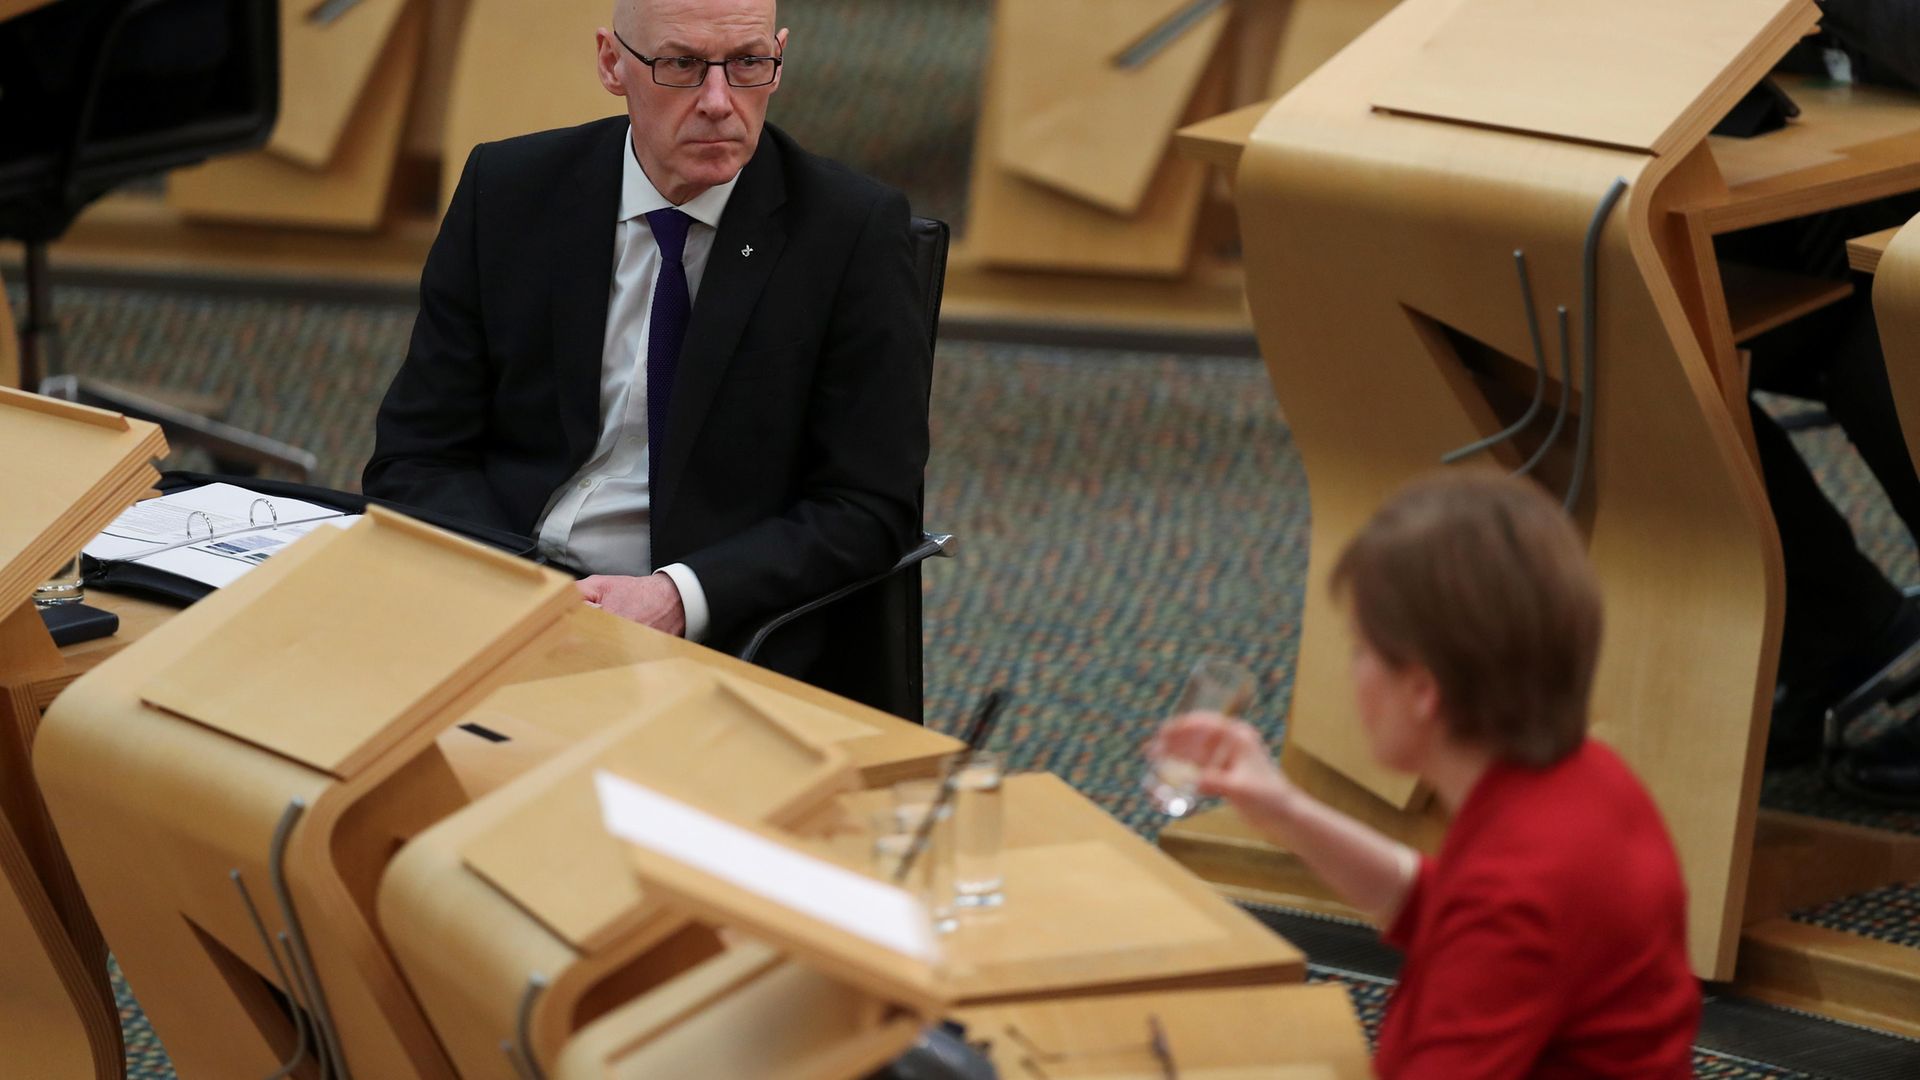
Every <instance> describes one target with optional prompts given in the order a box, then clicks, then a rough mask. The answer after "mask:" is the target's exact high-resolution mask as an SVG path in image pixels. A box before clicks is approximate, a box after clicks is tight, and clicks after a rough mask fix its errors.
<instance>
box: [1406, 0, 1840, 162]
mask: <svg viewBox="0 0 1920 1080" xmlns="http://www.w3.org/2000/svg"><path fill="white" fill-rule="evenodd" d="M1596 14H1597V13H1596V11H1595V9H1594V8H1593V7H1592V6H1591V5H1588V4H1584V3H1581V2H1579V0H1480V2H1477V3H1473V4H1466V5H1463V6H1462V7H1461V8H1460V9H1459V10H1458V12H1457V13H1456V14H1454V15H1453V16H1452V17H1451V18H1449V19H1448V20H1447V21H1446V22H1444V23H1442V24H1440V25H1439V26H1437V27H1436V28H1435V32H1434V35H1433V36H1432V37H1431V38H1429V39H1428V40H1427V41H1426V42H1424V43H1422V45H1421V46H1420V48H1418V49H1417V50H1415V51H1414V52H1413V53H1412V54H1411V55H1410V56H1409V57H1408V61H1407V65H1406V66H1405V67H1403V68H1402V69H1400V71H1398V72H1396V73H1394V74H1392V75H1390V76H1388V77H1387V78H1385V79H1383V80H1382V81H1381V82H1380V83H1379V84H1378V86H1377V88H1376V89H1375V90H1374V91H1373V92H1372V95H1371V97H1372V104H1374V105H1377V106H1380V107H1381V108H1385V109H1391V110H1394V111H1396V112H1402V113H1409V114H1414V115H1420V116H1429V117H1435V118H1438V119H1442V120H1450V121H1455V122H1459V123H1466V124H1481V125H1485V126H1488V127H1497V128H1507V129H1511V130H1515V131H1525V132H1532V133H1535V134H1539V135H1549V136H1553V137H1556V138H1562V139H1571V140H1574V141H1576V142H1588V143H1601V144H1605V145H1610V146H1617V147H1621V148H1623V149H1630V150H1642V151H1647V152H1649V153H1656V154H1672V153H1684V152H1686V151H1689V150H1691V149H1693V147H1694V145H1695V144H1696V143H1698V142H1699V141H1700V140H1701V139H1702V138H1704V137H1705V136H1706V134H1707V131H1708V129H1709V128H1711V127H1712V126H1713V125H1714V124H1715V123H1716V122H1717V121H1718V120H1719V119H1720V117H1721V116H1723V115H1725V112H1726V110H1725V109H1724V108H1721V105H1722V103H1724V102H1726V101H1731V100H1738V98H1739V96H1740V95H1741V94H1742V93H1745V92H1746V89H1747V87H1748V86H1750V85H1751V84H1752V83H1753V82H1756V81H1758V78H1759V76H1760V75H1762V74H1764V73H1765V72H1766V70H1767V69H1768V68H1770V67H1772V66H1773V62H1774V61H1775V60H1776V59H1778V57H1777V56H1776V55H1775V53H1776V52H1777V49H1775V47H1774V46H1775V45H1776V44H1777V43H1778V42H1781V41H1786V42H1788V43H1791V42H1792V41H1795V40H1798V39H1799V38H1800V37H1801V36H1802V35H1804V34H1806V33H1808V32H1810V31H1811V30H1812V29H1813V27H1814V24H1815V23H1816V22H1818V20H1819V14H1818V12H1817V11H1816V10H1815V8H1814V7H1813V5H1811V4H1796V3H1782V2H1781V0H1714V2H1713V3H1690V4H1679V5H1676V4H1672V3H1668V2H1666V0H1614V2H1613V3H1610V4H1608V5H1607V8H1606V17H1605V18H1596V17H1595V15H1596ZM1747 76H1751V77H1747ZM1519 87H1527V88H1528V90H1527V91H1525V92H1517V88H1519Z"/></svg>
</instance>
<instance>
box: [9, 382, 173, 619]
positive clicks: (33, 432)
mask: <svg viewBox="0 0 1920 1080" xmlns="http://www.w3.org/2000/svg"><path fill="white" fill-rule="evenodd" d="M166 452H167V439H166V436H165V435H163V434H161V432H160V429H159V428H158V427H157V426H155V425H153V424H149V423H145V422H143V421H139V420H129V419H127V418H126V417H124V416H121V415H120V414H119V413H111V412H106V411H104V410H101V409H93V408H89V407H87V406H85V405H74V404H71V403H69V402H65V401H56V400H54V399H53V398H47V397H41V396H40V395H38V394H28V393H24V392H22V391H19V390H10V389H7V388H5V387H0V461H4V462H6V467H5V468H4V469H3V470H0V505H4V506H5V510H4V511H0V615H4V614H6V613H8V612H11V611H13V609H15V608H17V607H19V606H20V605H21V604H22V603H24V602H26V601H27V600H28V599H29V598H30V597H31V596H32V595H33V590H34V589H35V588H36V587H37V586H39V585H40V584H41V583H42V582H44V581H46V580H47V578H49V577H51V576H52V575H53V574H55V573H57V572H58V571H59V569H60V567H62V566H63V565H65V564H66V562H67V561H68V560H69V559H72V558H73V557H74V556H75V555H77V554H79V552H80V547H81V545H83V544H85V543H86V542H87V539H88V538H89V537H91V536H93V535H94V534H95V533H97V532H99V531H100V530H101V529H102V528H104V527H105V526H106V525H107V523H108V522H110V521H112V520H113V519H114V516H115V515H117V514H118V513H120V511H121V510H123V509H125V508H126V507H127V506H128V505H130V504H131V503H133V502H134V501H135V500H136V499H138V498H139V497H140V496H141V495H143V494H145V493H146V492H147V491H148V490H150V489H151V488H152V487H153V483H154V481H155V480H157V479H159V475H160V474H159V473H158V472H156V471H154V467H153V462H154V459H155V458H159V457H163V456H165V454H166Z"/></svg>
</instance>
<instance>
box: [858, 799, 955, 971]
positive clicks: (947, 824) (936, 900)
mask: <svg viewBox="0 0 1920 1080" xmlns="http://www.w3.org/2000/svg"><path fill="white" fill-rule="evenodd" d="M892 794H893V809H892V810H891V811H888V813H887V815H886V816H885V817H884V818H882V819H881V820H880V821H877V822H876V823H875V832H876V835H875V838H874V858H875V866H874V869H875V870H876V871H877V872H878V873H879V875H880V876H881V877H882V878H884V879H886V880H888V881H892V880H893V879H894V871H895V869H896V868H898V867H899V865H900V860H901V859H902V858H904V857H905V856H906V855H907V853H908V852H909V851H910V850H911V849H912V847H913V842H914V838H915V837H916V836H918V835H919V832H920V827H921V825H922V823H924V822H925V821H926V819H927V815H929V814H933V813H937V814H939V817H938V818H936V819H935V820H934V825H933V830H932V832H930V833H929V834H928V836H927V844H926V848H925V849H924V850H922V851H921V852H920V856H919V858H918V859H917V860H915V862H914V864H913V867H912V869H910V870H909V871H908V876H907V879H906V880H905V881H903V882H901V885H902V887H904V888H906V889H907V890H908V891H910V892H914V893H917V894H919V896H920V898H921V900H922V901H923V902H924V903H925V904H926V905H927V914H928V915H930V916H932V918H933V928H934V930H935V931H937V932H939V933H942V934H944V933H947V932H949V931H951V930H953V929H954V928H955V926H956V925H957V924H956V922H955V920H954V905H953V896H954V888H953V804H952V803H951V802H949V803H947V804H946V805H944V806H942V805H940V802H939V796H940V782H939V781H937V780H908V781H905V782H903V783H898V784H895V785H893V791H892ZM889 823H890V824H891V826H892V829H893V831H892V832H891V833H882V832H880V830H881V829H882V828H885V827H886V825H887V824H889Z"/></svg>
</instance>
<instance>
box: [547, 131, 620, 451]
mask: <svg viewBox="0 0 1920 1080" xmlns="http://www.w3.org/2000/svg"><path fill="white" fill-rule="evenodd" d="M626 133H627V125H626V118H625V117H615V118H612V119H610V120H608V121H607V122H606V127H605V130H604V131H601V132H596V133H595V137H594V140H593V143H592V147H591V149H590V150H589V152H588V154H587V157H586V160H585V162H584V164H583V166H582V167H581V168H580V170H579V171H578V172H576V173H575V174H574V181H575V187H574V190H573V191H571V192H555V193H554V194H555V198H556V199H557V200H559V201H562V202H563V203H565V204H568V205H565V206H564V207H563V209H562V210H561V211H560V213H558V214H557V215H556V216H555V222H554V224H555V228H554V235H553V238H552V240H553V246H552V248H551V249H550V250H551V251H552V253H553V254H552V259H553V272H552V274H551V275H549V277H548V281H549V286H550V288H551V289H552V290H553V291H552V298H551V301H550V308H551V310H552V312H553V369H554V380H555V383H556V384H557V387H558V392H559V399H560V425H561V430H562V431H564V432H565V433H566V438H567V449H568V451H569V453H570V454H571V456H572V463H571V465H570V466H569V467H570V468H576V469H577V468H579V467H580V465H581V463H583V462H584V461H586V459H587V456H588V455H589V454H591V453H592V452H593V447H594V445H595V443H597V442H598V441H599V438H600V364H601V357H602V353H603V352H604V351H605V348H606V332H607V302H608V297H609V295H610V293H611V292H612V288H613V241H614V233H615V229H614V226H615V225H616V224H617V222H616V221H615V220H614V219H615V217H616V216H617V215H618V214H619V213H620V175H621V168H622V162H621V160H620V155H621V154H623V153H631V151H630V150H628V149H627V148H626Z"/></svg>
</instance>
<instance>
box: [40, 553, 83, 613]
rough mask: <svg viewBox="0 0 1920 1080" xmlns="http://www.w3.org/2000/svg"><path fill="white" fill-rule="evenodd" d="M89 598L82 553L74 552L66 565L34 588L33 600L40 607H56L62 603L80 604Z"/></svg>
mask: <svg viewBox="0 0 1920 1080" xmlns="http://www.w3.org/2000/svg"><path fill="white" fill-rule="evenodd" d="M86 598H87V588H86V584H85V582H84V581H83V580H82V578H81V573H80V555H79V553H78V552H75V553H74V556H73V558H71V559H68V560H67V563H66V565H65V566H62V567H61V568H60V569H59V570H57V571H55V572H54V575H53V576H52V577H50V578H48V579H47V580H46V581H44V582H42V583H41V584H40V585H38V586H37V587H35V588H34V590H33V602H34V603H35V604H36V605H38V606H40V607H43V608H44V607H56V606H58V605H60V604H78V603H80V602H82V601H84V600H85V599H86Z"/></svg>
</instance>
